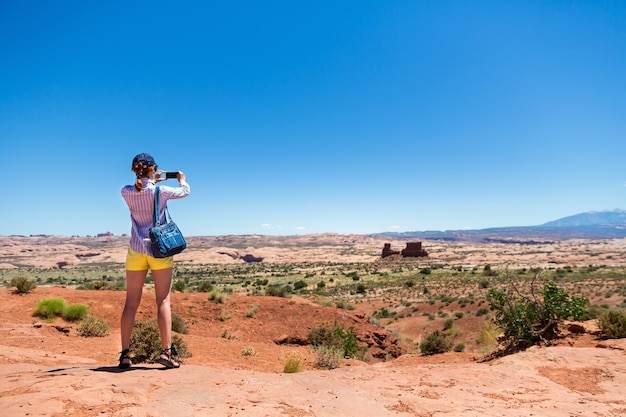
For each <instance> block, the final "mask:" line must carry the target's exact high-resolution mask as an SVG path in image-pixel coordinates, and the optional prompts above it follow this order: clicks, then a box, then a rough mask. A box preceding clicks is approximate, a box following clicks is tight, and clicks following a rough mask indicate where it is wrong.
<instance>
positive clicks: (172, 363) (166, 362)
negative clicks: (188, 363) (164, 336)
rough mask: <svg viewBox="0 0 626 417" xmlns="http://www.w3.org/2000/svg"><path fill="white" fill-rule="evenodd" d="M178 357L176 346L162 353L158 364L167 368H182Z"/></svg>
mask: <svg viewBox="0 0 626 417" xmlns="http://www.w3.org/2000/svg"><path fill="white" fill-rule="evenodd" d="M176 355H178V353H177V352H176V349H175V348H174V346H170V347H169V348H165V349H163V350H162V351H161V356H162V357H160V358H159V360H158V361H157V362H158V363H160V364H161V365H163V366H165V367H166V368H180V363H178V360H177V358H176ZM163 356H167V358H163Z"/></svg>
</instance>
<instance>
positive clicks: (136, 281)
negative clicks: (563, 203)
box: [119, 153, 190, 369]
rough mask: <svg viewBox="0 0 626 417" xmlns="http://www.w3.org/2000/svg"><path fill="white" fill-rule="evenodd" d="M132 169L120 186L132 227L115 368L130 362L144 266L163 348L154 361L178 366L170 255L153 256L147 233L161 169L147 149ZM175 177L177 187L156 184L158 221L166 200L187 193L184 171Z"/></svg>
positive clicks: (144, 274) (174, 366)
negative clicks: (131, 181)
mask: <svg viewBox="0 0 626 417" xmlns="http://www.w3.org/2000/svg"><path fill="white" fill-rule="evenodd" d="M132 171H133V172H134V173H135V175H136V177H137V179H136V181H135V184H133V185H127V186H125V187H123V188H122V197H123V198H124V200H125V201H126V204H128V208H129V209H130V219H131V224H132V227H131V237H130V247H129V248H128V253H127V255H126V303H125V305H124V311H123V312H122V319H121V333H122V352H121V354H120V361H119V362H120V363H119V368H121V369H127V368H129V367H130V366H131V365H132V363H131V360H130V354H129V353H130V337H131V335H132V332H133V326H134V324H135V314H136V313H137V309H138V307H139V303H140V301H141V294H142V291H143V286H144V283H145V281H146V276H147V275H148V270H151V271H152V279H153V280H154V289H155V294H156V304H157V311H158V314H157V317H158V323H159V332H160V334H161V346H162V348H163V350H162V351H161V356H160V357H159V360H158V362H159V363H160V364H162V365H164V366H165V367H167V368H178V367H179V366H180V364H179V363H178V361H177V360H176V351H175V350H174V349H173V348H172V312H171V308H170V292H171V289H172V270H173V267H174V257H173V256H170V257H167V258H155V257H153V256H152V251H151V249H150V244H149V243H150V238H149V235H148V231H149V230H150V227H152V220H153V213H154V192H155V189H156V183H157V182H160V181H163V180H164V178H161V174H162V173H163V171H159V170H158V167H157V164H156V163H155V162H154V158H153V157H152V156H150V155H148V154H147V153H140V154H139V155H137V156H135V158H133V165H132ZM177 179H178V182H179V183H180V186H178V187H168V186H164V185H160V186H159V189H160V194H159V201H160V207H159V219H160V221H161V222H162V223H165V210H166V207H167V200H171V199H176V198H183V197H187V196H188V195H189V192H190V188H189V185H188V184H187V178H186V176H185V174H184V173H182V172H180V171H179V172H178V175H177Z"/></svg>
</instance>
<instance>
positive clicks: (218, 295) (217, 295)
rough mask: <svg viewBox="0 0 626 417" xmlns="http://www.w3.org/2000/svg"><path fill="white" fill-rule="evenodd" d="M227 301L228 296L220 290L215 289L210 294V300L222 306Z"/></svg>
mask: <svg viewBox="0 0 626 417" xmlns="http://www.w3.org/2000/svg"><path fill="white" fill-rule="evenodd" d="M225 299H226V295H224V293H223V292H221V291H220V290H218V289H213V290H211V292H210V293H209V300H211V301H214V302H216V303H218V304H222V303H223V302H224V300H225Z"/></svg>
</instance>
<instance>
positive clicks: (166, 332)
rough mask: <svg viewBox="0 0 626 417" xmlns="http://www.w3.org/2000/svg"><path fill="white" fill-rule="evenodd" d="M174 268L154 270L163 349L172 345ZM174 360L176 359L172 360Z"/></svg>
mask: <svg viewBox="0 0 626 417" xmlns="http://www.w3.org/2000/svg"><path fill="white" fill-rule="evenodd" d="M172 270H173V268H166V269H158V270H156V271H154V270H153V271H152V279H153V280H154V291H155V294H156V304H157V311H158V316H157V317H158V322H159V332H160V333H161V347H162V348H163V349H168V348H170V347H171V346H172V309H171V306H170V293H171V291H172ZM172 362H174V361H173V360H172ZM174 363H175V362H174Z"/></svg>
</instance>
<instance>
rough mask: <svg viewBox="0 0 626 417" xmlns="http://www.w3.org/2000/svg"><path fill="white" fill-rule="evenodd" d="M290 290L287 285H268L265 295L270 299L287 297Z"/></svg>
mask: <svg viewBox="0 0 626 417" xmlns="http://www.w3.org/2000/svg"><path fill="white" fill-rule="evenodd" d="M291 291H292V288H291V286H289V285H278V284H272V285H268V286H267V288H266V289H265V295H269V296H270V297H283V298H287V297H289V294H291Z"/></svg>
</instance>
